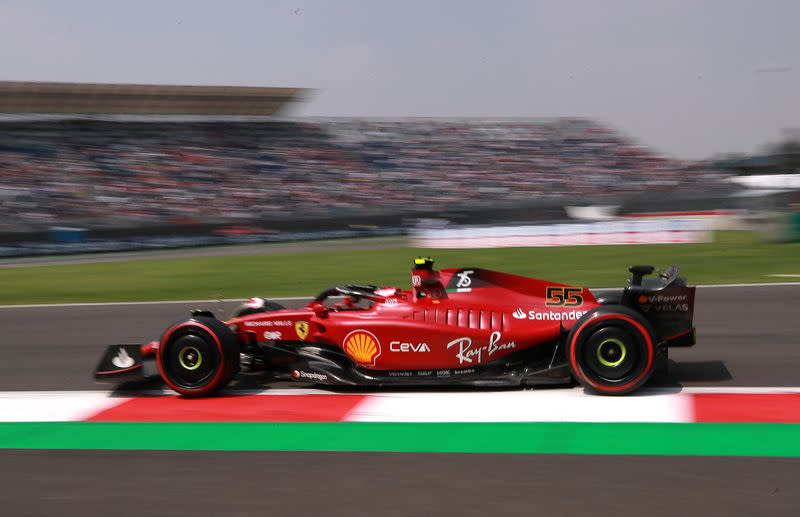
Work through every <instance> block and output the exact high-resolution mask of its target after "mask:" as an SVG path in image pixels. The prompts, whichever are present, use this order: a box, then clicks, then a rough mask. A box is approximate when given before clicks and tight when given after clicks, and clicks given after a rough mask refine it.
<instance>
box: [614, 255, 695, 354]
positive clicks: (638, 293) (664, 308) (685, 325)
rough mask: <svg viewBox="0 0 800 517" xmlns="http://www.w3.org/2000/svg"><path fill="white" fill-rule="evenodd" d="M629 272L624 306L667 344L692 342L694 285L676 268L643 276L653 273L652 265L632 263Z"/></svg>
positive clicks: (693, 340) (624, 294)
mask: <svg viewBox="0 0 800 517" xmlns="http://www.w3.org/2000/svg"><path fill="white" fill-rule="evenodd" d="M629 271H630V272H631V279H630V281H629V282H628V286H627V287H626V288H625V290H624V291H623V293H622V303H623V305H627V306H628V307H631V308H633V309H635V310H636V311H638V312H639V313H641V314H642V315H643V316H644V317H645V318H646V319H647V320H648V321H649V322H650V324H651V325H652V326H653V328H654V330H655V331H656V334H657V335H658V337H659V340H660V341H661V342H662V343H664V344H666V345H667V346H691V345H694V344H695V331H694V324H693V321H694V299H695V288H694V286H689V285H687V283H686V279H685V278H682V277H680V276H678V267H677V266H675V265H673V266H671V267H669V268H668V269H666V270H664V271H659V272H658V274H657V276H656V277H655V278H645V276H647V275H652V274H653V273H654V272H656V268H655V267H653V266H649V265H638V266H631V267H630V269H629Z"/></svg>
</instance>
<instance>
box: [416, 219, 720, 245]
mask: <svg viewBox="0 0 800 517" xmlns="http://www.w3.org/2000/svg"><path fill="white" fill-rule="evenodd" d="M711 235H712V234H711V224H710V221H709V220H708V219H705V218H697V219H687V218H673V219H665V218H659V219H657V220H614V221H598V222H593V223H564V224H547V225H525V226H481V227H455V228H438V229H418V230H416V231H415V232H414V236H413V239H414V245H415V246H417V247H421V248H504V247H539V246H591V245H608V244H666V243H689V242H709V241H711Z"/></svg>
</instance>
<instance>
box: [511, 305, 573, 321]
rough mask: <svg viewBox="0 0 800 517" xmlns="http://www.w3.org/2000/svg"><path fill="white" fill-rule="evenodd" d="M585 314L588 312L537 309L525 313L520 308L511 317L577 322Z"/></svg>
mask: <svg viewBox="0 0 800 517" xmlns="http://www.w3.org/2000/svg"><path fill="white" fill-rule="evenodd" d="M584 314H586V311H576V310H571V311H537V310H536V309H531V310H529V311H528V312H525V310H524V309H522V308H518V309H517V310H515V311H514V312H512V313H511V316H512V317H513V318H514V319H518V320H536V321H575V320H577V319H579V318H580V317H581V316H583V315H584Z"/></svg>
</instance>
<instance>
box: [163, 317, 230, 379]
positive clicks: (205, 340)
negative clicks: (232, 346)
mask: <svg viewBox="0 0 800 517" xmlns="http://www.w3.org/2000/svg"><path fill="white" fill-rule="evenodd" d="M162 354H163V357H164V359H163V363H162V364H163V365H164V366H163V367H164V374H165V375H166V376H167V377H168V378H169V381H170V382H171V383H173V384H174V385H176V386H178V387H180V388H183V389H187V390H196V389H201V388H203V387H204V386H205V385H207V384H208V383H209V382H211V380H212V379H213V378H214V375H215V374H216V373H217V372H218V371H219V368H220V367H221V357H220V354H219V351H218V350H217V348H216V347H215V346H214V344H213V343H211V341H210V337H207V336H206V335H205V333H204V332H202V331H198V330H197V329H191V331H189V332H186V333H183V334H180V335H177V336H173V337H172V338H171V339H170V341H169V343H167V345H166V347H165V348H164V350H163V351H162Z"/></svg>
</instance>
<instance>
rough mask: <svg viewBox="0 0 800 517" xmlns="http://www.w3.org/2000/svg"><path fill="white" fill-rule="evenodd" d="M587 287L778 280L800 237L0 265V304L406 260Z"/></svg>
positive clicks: (314, 284)
mask: <svg viewBox="0 0 800 517" xmlns="http://www.w3.org/2000/svg"><path fill="white" fill-rule="evenodd" d="M417 255H431V256H433V257H434V258H436V259H437V265H438V267H460V266H476V267H483V268H487V269H497V270H501V271H507V272H510V273H516V274H520V275H527V276H534V277H539V278H545V279H550V280H553V281H559V282H564V283H571V284H575V285H583V286H587V287H613V286H622V285H624V283H625V280H626V279H627V278H628V276H629V274H628V273H627V271H626V269H627V266H628V265H630V264H635V263H651V264H654V265H658V266H666V265H669V264H673V263H675V264H678V265H679V266H680V267H681V271H682V273H683V274H684V275H685V276H687V277H688V278H689V280H690V282H692V283H695V284H701V283H702V284H714V283H739V282H765V281H779V280H780V279H778V278H771V277H769V276H767V275H770V274H787V273H790V274H791V273H800V243H794V244H769V243H763V242H759V241H758V240H757V239H756V238H755V237H754V236H753V235H751V234H750V233H747V232H725V233H719V234H717V239H716V240H715V241H714V242H711V243H703V244H655V245H630V246H628V245H623V246H572V247H563V248H499V249H476V250H425V249H416V248H410V247H408V248H383V249H372V250H342V249H332V250H331V251H328V250H326V249H325V248H324V247H321V248H317V249H315V250H314V251H308V252H301V253H275V254H263V255H238V256H219V257H187V258H174V259H149V260H132V261H125V262H106V263H90V264H69V265H57V266H31V267H24V268H7V269H0V285H1V286H2V289H0V304H23V303H59V302H106V301H142V300H174V299H216V298H245V297H249V296H256V295H258V296H268V297H280V296H301V295H308V294H314V293H317V292H319V291H321V290H322V289H323V288H325V287H328V286H330V285H334V284H337V283H374V284H378V285H397V286H402V287H404V286H407V285H408V284H409V277H408V276H409V273H408V270H409V267H410V263H411V259H412V258H413V257H414V256H417Z"/></svg>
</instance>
